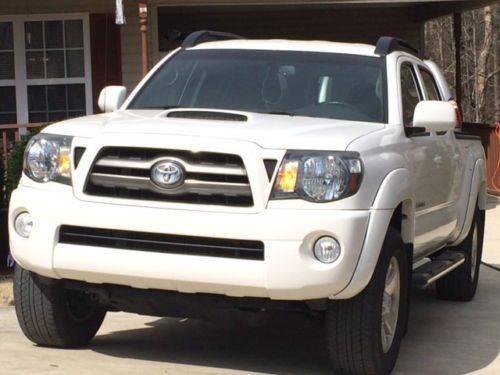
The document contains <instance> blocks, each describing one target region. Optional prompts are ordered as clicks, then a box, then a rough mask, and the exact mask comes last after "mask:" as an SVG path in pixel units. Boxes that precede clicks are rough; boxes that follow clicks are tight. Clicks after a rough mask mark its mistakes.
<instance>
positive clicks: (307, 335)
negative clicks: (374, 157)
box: [0, 199, 500, 375]
mask: <svg viewBox="0 0 500 375" xmlns="http://www.w3.org/2000/svg"><path fill="white" fill-rule="evenodd" d="M489 205H490V211H488V214H487V216H488V219H487V222H488V224H487V232H486V243H485V254H484V260H485V261H487V262H490V263H493V264H496V265H500V249H497V247H500V206H499V205H498V201H497V200H494V199H491V200H490V203H489ZM499 350H500V271H498V270H495V269H493V268H490V267H487V266H484V265H483V266H482V268H481V279H480V286H479V290H478V293H477V296H476V298H475V299H474V301H473V302H470V303H456V302H445V301H440V300H438V299H436V298H435V296H434V292H433V291H432V290H429V291H426V292H421V293H415V294H414V295H413V301H412V308H411V316H410V328H409V332H408V335H407V337H406V339H405V341H404V343H403V346H402V349H401V353H400V357H399V361H398V364H397V367H396V370H395V374H419V375H421V374H440V375H442V374H468V373H475V374H500V351H499ZM14 373H15V374H35V373H36V374H44V373H59V374H93V375H95V374H103V373H106V374H141V373H142V374H175V375H177V374H179V375H183V374H190V375H191V374H212V375H214V374H250V373H252V374H255V373H259V374H297V375H299V374H300V375H315V374H317V375H320V374H331V371H330V368H329V363H328V358H327V353H326V350H325V341H324V338H323V332H322V329H321V326H320V325H318V324H317V323H315V322H314V321H311V320H308V319H307V318H304V317H302V316H289V315H288V316H281V315H276V316H270V317H269V320H268V321H267V322H266V323H265V324H264V325H262V326H258V327H252V326H248V325H244V324H236V323H234V322H224V321H222V322H218V323H208V322H201V321H196V320H178V319H159V318H154V317H141V316H137V315H133V314H125V313H110V314H108V317H107V318H106V321H105V323H104V325H103V327H102V329H101V330H100V332H99V334H98V336H97V337H96V338H95V340H94V341H92V343H91V344H90V345H89V346H88V347H87V348H85V349H80V350H56V349H46V348H37V347H35V346H34V345H32V344H31V343H30V342H29V341H27V340H26V339H25V338H24V336H23V335H22V334H21V332H20V329H19V327H18V325H17V321H16V318H15V312H14V309H13V308H12V307H3V308H0V374H3V375H5V374H14Z"/></svg>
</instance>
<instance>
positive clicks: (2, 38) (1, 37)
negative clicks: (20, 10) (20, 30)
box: [0, 22, 14, 50]
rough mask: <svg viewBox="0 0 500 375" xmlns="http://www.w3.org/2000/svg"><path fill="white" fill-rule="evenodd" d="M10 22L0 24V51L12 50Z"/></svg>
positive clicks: (12, 38) (12, 39)
mask: <svg viewBox="0 0 500 375" xmlns="http://www.w3.org/2000/svg"><path fill="white" fill-rule="evenodd" d="M13 35H14V34H13V33H12V22H0V50H6V49H14V37H13Z"/></svg>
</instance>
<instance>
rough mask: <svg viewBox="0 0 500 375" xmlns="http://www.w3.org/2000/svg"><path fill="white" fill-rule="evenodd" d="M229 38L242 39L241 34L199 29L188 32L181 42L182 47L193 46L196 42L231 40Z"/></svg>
mask: <svg viewBox="0 0 500 375" xmlns="http://www.w3.org/2000/svg"><path fill="white" fill-rule="evenodd" d="M231 39H244V38H243V37H242V36H239V35H236V34H231V33H223V32H220V31H210V30H200V31H195V32H192V33H191V34H189V35H188V36H187V37H186V39H184V41H183V42H182V48H184V49H186V48H190V47H194V46H196V45H198V44H201V43H205V42H213V41H216V40H231Z"/></svg>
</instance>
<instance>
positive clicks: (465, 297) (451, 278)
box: [436, 209, 484, 302]
mask: <svg viewBox="0 0 500 375" xmlns="http://www.w3.org/2000/svg"><path fill="white" fill-rule="evenodd" d="M483 236H484V211H481V210H479V209H476V211H475V213H474V218H473V220H472V224H471V228H470V231H469V234H468V235H467V237H466V238H465V239H464V240H463V241H462V243H460V244H459V245H458V246H456V247H454V248H452V249H450V250H453V251H459V252H462V253H463V254H464V256H465V262H464V263H463V264H462V265H461V266H460V267H458V268H457V269H455V270H453V271H452V272H450V273H449V274H447V275H446V276H444V277H443V278H441V279H439V280H437V281H436V290H437V293H438V296H439V297H440V298H442V299H445V300H450V301H462V302H467V301H470V300H472V299H473V298H474V296H475V294H476V290H477V284H478V281H479V268H480V265H481V256H482V253H483Z"/></svg>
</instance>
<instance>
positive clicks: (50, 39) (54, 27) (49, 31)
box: [44, 21, 64, 48]
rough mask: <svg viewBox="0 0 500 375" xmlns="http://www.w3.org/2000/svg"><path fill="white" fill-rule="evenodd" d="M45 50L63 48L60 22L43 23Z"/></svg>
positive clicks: (61, 24)
mask: <svg viewBox="0 0 500 375" xmlns="http://www.w3.org/2000/svg"><path fill="white" fill-rule="evenodd" d="M44 23H45V48H63V47H64V45H63V23H62V21H45V22H44Z"/></svg>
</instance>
